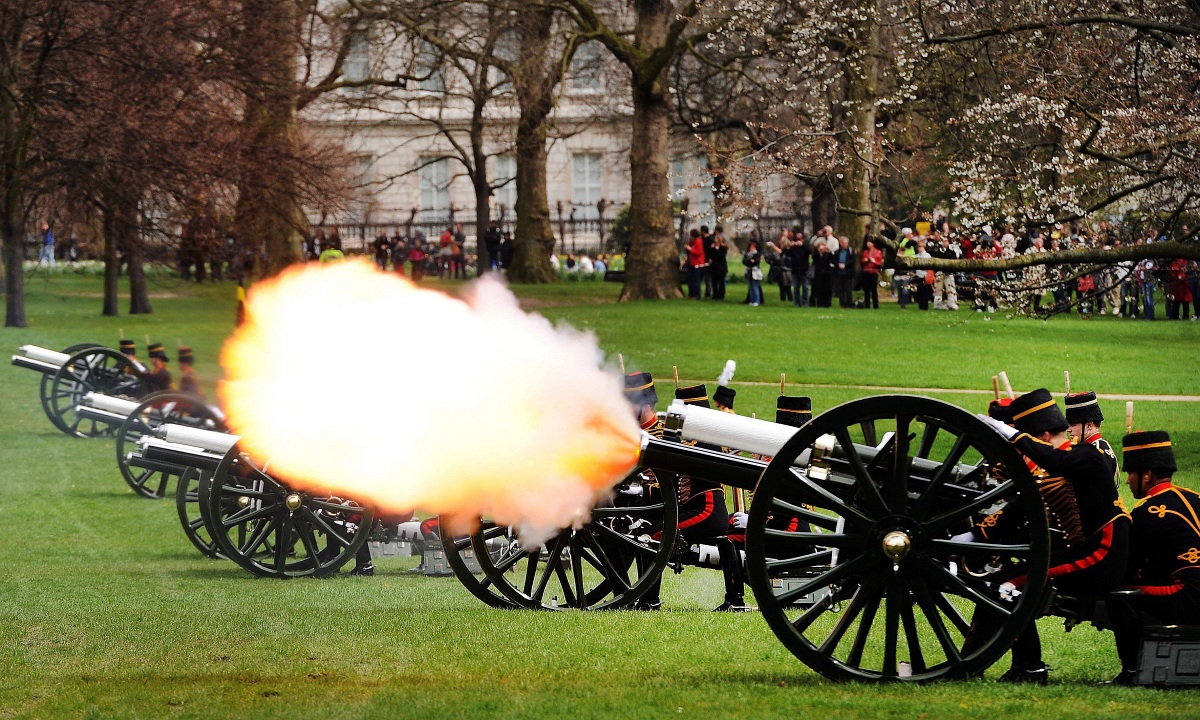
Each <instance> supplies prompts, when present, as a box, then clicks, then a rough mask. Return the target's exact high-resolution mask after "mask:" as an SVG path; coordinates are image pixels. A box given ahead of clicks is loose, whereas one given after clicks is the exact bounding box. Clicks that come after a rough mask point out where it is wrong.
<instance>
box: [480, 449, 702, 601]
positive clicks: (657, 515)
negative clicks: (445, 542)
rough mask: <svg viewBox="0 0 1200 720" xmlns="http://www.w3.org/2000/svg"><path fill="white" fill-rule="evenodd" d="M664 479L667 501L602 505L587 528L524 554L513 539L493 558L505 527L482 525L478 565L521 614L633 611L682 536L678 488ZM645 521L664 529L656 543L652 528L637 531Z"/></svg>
mask: <svg viewBox="0 0 1200 720" xmlns="http://www.w3.org/2000/svg"><path fill="white" fill-rule="evenodd" d="M661 476H662V477H660V478H659V483H660V490H661V499H657V500H656V501H653V502H643V501H638V502H642V504H637V505H630V504H625V505H623V506H622V507H601V506H598V507H595V508H593V509H592V518H591V520H589V521H588V522H587V523H585V524H584V525H583V527H581V528H579V529H578V530H576V529H572V528H568V529H566V530H563V531H562V532H560V533H559V534H558V535H556V536H555V537H553V538H551V539H550V540H548V541H547V542H546V543H545V544H544V545H541V546H539V547H537V548H533V549H525V548H522V547H521V546H520V544H519V542H518V539H517V538H516V537H512V536H511V535H510V536H509V540H508V542H507V544H506V545H505V547H504V548H503V550H502V551H501V552H499V553H492V552H489V550H488V546H487V540H488V539H490V538H491V537H493V535H492V533H495V534H496V535H497V536H498V535H499V534H502V533H498V532H497V531H503V530H504V529H503V528H496V527H494V526H493V527H492V528H491V529H488V526H487V525H486V524H485V525H482V526H481V527H480V529H479V530H476V531H475V533H473V534H472V535H471V545H472V547H473V548H474V550H475V559H476V560H477V561H478V562H479V565H480V567H481V568H482V569H483V572H484V574H485V575H486V576H487V578H488V580H490V581H491V583H492V584H493V585H494V586H495V588H496V589H498V590H499V591H500V592H501V593H503V594H504V596H505V597H506V598H508V600H509V601H511V602H512V603H513V604H514V605H516V606H517V607H520V608H528V609H535V610H536V609H541V610H556V609H566V608H580V609H587V610H609V609H618V608H622V607H626V606H628V605H630V604H632V603H633V602H634V601H635V600H637V599H638V598H640V597H641V596H642V595H643V594H644V593H645V592H646V591H647V590H649V589H650V587H651V586H652V585H654V584H655V583H656V582H657V581H658V579H659V578H660V577H661V575H662V572H663V570H664V569H666V567H667V562H668V560H670V557H671V552H672V551H673V550H674V547H675V539H676V537H677V536H678V534H679V498H678V496H677V495H676V492H675V482H674V480H673V479H671V478H670V476H668V475H667V474H665V473H662V474H661ZM618 497H620V496H619V495H618ZM637 521H644V522H645V523H648V524H650V525H653V526H654V527H655V528H658V527H661V528H662V531H661V535H660V537H659V538H657V539H651V538H649V537H648V534H647V533H648V531H647V530H646V528H644V527H642V528H631V525H633V524H634V523H636V522H637ZM631 570H632V571H633V572H632V574H631V572H630V571H631Z"/></svg>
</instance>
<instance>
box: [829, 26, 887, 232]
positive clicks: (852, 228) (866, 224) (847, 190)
mask: <svg viewBox="0 0 1200 720" xmlns="http://www.w3.org/2000/svg"><path fill="white" fill-rule="evenodd" d="M867 10H868V16H867V17H866V18H864V20H863V21H862V22H861V23H858V24H857V27H855V31H856V34H857V35H858V43H859V44H858V48H856V50H857V52H855V57H854V59H853V60H852V61H850V62H846V63H844V64H843V65H844V67H845V74H846V102H845V105H844V107H845V111H844V115H843V116H842V122H841V125H842V127H841V136H842V137H841V139H842V142H843V144H844V145H845V147H846V148H847V149H848V151H849V156H848V160H847V166H846V171H845V173H844V174H843V175H842V177H841V178H840V179H838V180H835V183H836V185H837V203H838V217H837V232H838V235H843V236H846V237H848V238H850V245H851V247H859V246H860V245H861V244H862V241H863V237H864V236H865V235H866V234H867V232H869V231H871V230H873V228H872V227H871V217H872V214H873V211H872V204H871V183H872V182H873V178H874V172H875V115H876V112H875V100H876V86H877V85H878V70H877V68H878V63H879V60H878V56H879V25H878V23H877V22H876V15H877V11H876V9H875V8H874V5H873V4H870V7H869V8H867Z"/></svg>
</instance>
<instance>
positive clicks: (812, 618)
mask: <svg viewBox="0 0 1200 720" xmlns="http://www.w3.org/2000/svg"><path fill="white" fill-rule="evenodd" d="M887 431H891V432H893V433H894V435H892V436H891V437H890V439H888V438H887V436H886V435H885V434H884V433H886V432H887ZM826 434H830V435H832V436H834V437H835V438H836V439H837V441H838V445H839V447H840V448H843V449H844V448H852V449H853V451H852V452H850V453H848V454H843V455H842V456H841V457H840V459H838V455H837V453H835V455H834V458H833V459H831V460H827V461H825V462H826V463H827V464H828V465H829V466H831V467H833V468H834V469H835V473H834V474H833V475H832V476H830V477H829V478H828V479H825V480H822V479H820V474H819V471H817V472H813V471H810V470H806V469H805V468H802V467H799V466H796V464H795V463H796V462H797V459H798V458H799V457H800V456H801V454H802V453H805V452H807V451H809V449H810V448H812V447H813V444H814V442H815V441H817V439H818V438H820V437H821V436H824V435H826ZM881 439H882V440H884V442H883V444H882V445H881V446H880V449H879V450H878V452H877V453H875V457H874V459H873V460H872V459H869V457H870V455H871V454H872V453H865V452H862V451H863V450H864V448H865V447H872V446H875V445H876V443H877V441H879V440H881ZM853 443H858V444H857V445H855V444H853ZM841 452H842V453H845V451H844V450H841ZM896 458H900V462H895V459H896ZM917 458H919V460H918V459H917ZM804 459H805V460H808V459H809V458H804ZM916 466H922V467H923V468H924V470H923V476H922V477H918V476H917V474H914V472H913V470H914V468H915V467H916ZM851 478H852V479H851ZM839 479H840V481H839ZM1001 506H1002V507H1003V508H1004V512H1005V515H1006V516H1007V517H1006V520H1012V519H1014V518H1015V520H1016V521H1017V524H1018V527H1019V528H1020V530H1019V532H1018V536H1017V537H1015V538H1014V539H1013V540H1011V541H993V542H990V543H975V544H970V543H960V542H953V541H951V540H950V537H951V536H952V535H955V534H957V533H960V532H963V531H965V530H967V529H968V528H970V526H971V525H973V524H974V523H977V522H979V521H980V520H982V519H983V518H984V517H986V516H987V515H988V513H989V512H994V511H995V509H996V508H998V507H1001ZM779 514H785V515H788V516H791V517H798V518H802V519H804V520H807V521H808V523H809V524H810V527H811V529H812V531H811V532H808V531H805V532H788V531H785V530H778V529H772V528H770V527H768V519H769V518H770V517H772V516H773V515H779ZM776 527H777V524H776ZM746 546H747V547H746V551H747V558H748V560H747V565H748V568H747V570H748V576H749V581H750V586H751V587H752V588H753V590H754V595H755V598H756V599H757V601H758V605H759V607H760V608H761V610H762V614H763V617H764V618H765V619H766V621H767V624H768V625H770V626H771V629H772V630H773V631H774V632H775V634H776V636H778V637H779V639H780V640H781V641H782V642H783V644H784V645H785V646H786V647H787V649H788V650H790V651H791V652H792V654H794V655H795V656H796V657H797V658H799V659H800V660H801V661H802V662H804V663H805V664H806V665H808V666H809V667H811V668H812V669H813V670H816V671H817V672H819V673H821V674H822V675H824V676H825V677H828V678H831V679H833V680H856V681H886V680H909V681H918V682H920V681H927V680H937V679H944V678H945V679H949V678H966V677H971V676H975V675H977V674H980V673H982V672H983V670H985V669H986V668H987V667H988V666H990V665H991V664H992V663H994V662H995V661H996V660H997V659H999V658H1000V656H1002V655H1003V654H1004V653H1005V651H1007V650H1008V647H1009V645H1010V644H1011V642H1012V640H1013V638H1015V637H1016V635H1017V633H1018V632H1019V630H1020V629H1021V628H1023V627H1024V626H1025V625H1026V623H1028V622H1030V621H1032V620H1033V619H1034V617H1035V615H1036V613H1037V611H1038V609H1039V605H1040V603H1041V602H1042V600H1043V598H1042V592H1043V590H1044V588H1045V585H1046V574H1047V572H1048V569H1049V531H1048V529H1047V521H1046V514H1045V508H1044V506H1043V504H1042V500H1041V497H1040V496H1039V495H1038V490H1037V486H1036V483H1035V481H1034V479H1033V477H1032V476H1031V475H1030V473H1029V472H1028V470H1027V469H1026V467H1025V464H1024V462H1023V460H1022V458H1021V456H1020V455H1019V454H1018V453H1017V452H1016V450H1015V449H1014V448H1013V447H1012V446H1011V445H1010V444H1009V443H1007V442H1005V440H1004V439H1003V438H1001V437H1000V435H999V434H997V433H996V432H995V431H994V430H993V429H992V428H990V427H989V426H987V425H986V424H984V423H983V422H982V421H980V420H979V419H978V418H976V417H975V416H973V415H971V414H970V413H968V412H966V411H965V410H962V409H960V408H957V407H955V406H953V405H949V404H947V403H943V402H939V401H937V400H932V399H929V398H923V397H914V396H881V397H873V398H866V399H862V400H855V401H852V402H849V403H846V404H844V405H841V406H838V407H836V408H833V409H832V410H829V411H828V412H826V413H824V414H822V415H820V416H819V417H817V418H815V419H813V420H812V421H810V422H809V423H808V424H807V425H805V426H804V427H803V428H801V429H800V430H799V431H797V433H796V434H795V435H794V436H793V437H792V439H791V440H789V441H788V442H787V444H786V445H784V447H783V448H782V449H781V450H780V452H779V454H778V455H776V457H775V458H774V459H773V460H772V461H771V463H770V465H768V467H767V469H766V470H765V471H764V472H763V475H762V478H761V479H760V480H759V483H758V488H757V490H756V492H755V495H754V502H753V505H752V507H751V509H750V518H749V526H748V531H747V536H746ZM964 554H966V557H967V558H968V559H970V558H971V557H974V558H979V557H980V556H981V555H980V554H982V556H983V557H984V558H985V560H984V561H983V562H979V563H978V565H979V566H980V567H983V566H985V565H987V564H988V562H987V561H988V560H989V559H990V560H991V561H992V562H993V563H995V559H996V558H1000V559H1002V560H1001V562H1000V563H995V564H997V565H1001V564H1009V566H1010V567H1015V566H1013V565H1012V563H1019V564H1020V565H1021V566H1023V569H1022V570H1020V571H1016V570H1014V571H1012V572H1011V574H1003V573H997V574H996V576H990V577H992V578H993V579H989V576H982V577H981V576H978V575H973V574H972V573H971V572H969V571H967V570H966V569H965V566H964V564H963V562H962V557H963V556H964ZM1021 573H1024V574H1025V575H1026V577H1027V578H1028V580H1027V582H1026V584H1025V586H1024V588H1023V592H1022V594H1021V595H1019V596H1018V597H1017V598H1016V599H1015V601H1014V600H1002V599H1000V597H999V593H998V590H997V588H998V586H999V584H1000V582H1002V580H1003V579H1006V578H1009V577H1012V576H1013V575H1017V574H1021ZM801 599H805V600H806V603H805V604H807V607H805V606H803V605H801V604H800V603H798V602H797V601H799V600H801ZM979 607H983V608H984V609H985V611H991V612H995V613H998V614H999V615H1000V616H1002V617H1003V623H1002V626H1001V627H1000V629H999V630H998V631H996V633H995V634H994V635H992V636H990V637H975V638H972V640H971V649H970V650H968V651H967V652H963V651H962V650H961V648H962V647H963V641H964V640H965V639H966V635H967V633H968V629H969V625H970V621H971V618H972V615H973V613H974V612H975V611H976V608H979ZM997 625H1000V623H997Z"/></svg>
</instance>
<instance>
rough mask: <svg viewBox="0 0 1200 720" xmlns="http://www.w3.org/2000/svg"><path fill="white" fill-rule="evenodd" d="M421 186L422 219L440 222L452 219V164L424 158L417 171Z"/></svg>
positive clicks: (442, 159) (440, 159)
mask: <svg viewBox="0 0 1200 720" xmlns="http://www.w3.org/2000/svg"><path fill="white" fill-rule="evenodd" d="M417 176H418V178H419V181H420V186H421V219H422V220H423V221H425V222H438V221H441V220H445V219H448V218H449V217H450V162H449V161H448V160H446V158H434V157H422V158H421V167H420V169H419V170H417Z"/></svg>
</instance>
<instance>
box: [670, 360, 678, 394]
mask: <svg viewBox="0 0 1200 720" xmlns="http://www.w3.org/2000/svg"><path fill="white" fill-rule="evenodd" d="M671 373H672V374H673V375H675V389H676V390H678V389H679V366H678V365H672V366H671Z"/></svg>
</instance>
